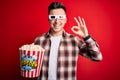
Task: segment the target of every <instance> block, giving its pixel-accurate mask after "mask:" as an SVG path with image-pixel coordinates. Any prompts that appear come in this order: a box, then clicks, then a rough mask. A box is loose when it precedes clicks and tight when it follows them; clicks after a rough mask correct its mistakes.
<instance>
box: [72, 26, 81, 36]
mask: <svg viewBox="0 0 120 80" xmlns="http://www.w3.org/2000/svg"><path fill="white" fill-rule="evenodd" d="M71 30H72V31H73V32H74V33H76V34H77V31H78V30H79V28H78V27H77V26H73V27H72V28H71Z"/></svg>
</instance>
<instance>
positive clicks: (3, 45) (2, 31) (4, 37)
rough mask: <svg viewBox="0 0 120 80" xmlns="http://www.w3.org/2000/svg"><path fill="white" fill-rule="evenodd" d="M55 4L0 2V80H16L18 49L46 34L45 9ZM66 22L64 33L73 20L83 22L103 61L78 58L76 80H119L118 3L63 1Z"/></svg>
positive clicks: (21, 0)
mask: <svg viewBox="0 0 120 80" xmlns="http://www.w3.org/2000/svg"><path fill="white" fill-rule="evenodd" d="M52 1H55V0H44V1H41V0H1V1H0V80H7V79H9V80H20V78H21V77H20V66H19V64H20V63H19V47H20V46H21V45H23V44H30V43H32V42H33V41H34V39H35V38H36V37H37V36H38V35H40V34H42V33H45V32H46V31H48V30H49V24H48V15H47V14H48V13H47V8H48V5H49V4H50V3H51V2H52ZM61 2H63V4H64V5H65V6H66V7H67V17H68V22H67V24H66V26H65V30H66V31H68V32H69V33H72V32H71V30H70V29H71V27H72V26H73V25H76V23H75V21H74V19H73V17H74V16H75V17H77V16H81V17H84V19H85V21H86V25H87V28H88V30H89V33H90V34H91V36H93V38H95V39H96V40H97V42H98V43H99V46H100V49H101V52H102V54H103V60H102V61H101V62H92V61H90V60H88V59H86V58H83V57H81V56H79V59H78V65H77V80H89V79H90V80H120V65H119V57H120V50H119V47H118V46H119V45H120V44H119V41H120V38H119V29H120V28H119V27H120V22H119V21H120V2H119V0H98V1H97V0H66V1H65V0H63V1H61Z"/></svg>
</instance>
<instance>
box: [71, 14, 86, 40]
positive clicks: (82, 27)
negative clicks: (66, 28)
mask: <svg viewBox="0 0 120 80" xmlns="http://www.w3.org/2000/svg"><path fill="white" fill-rule="evenodd" d="M74 19H75V21H76V23H77V26H73V27H72V28H71V30H72V31H73V33H75V34H77V35H79V36H81V37H82V38H85V37H86V36H87V35H88V30H87V27H86V24H85V21H84V19H83V18H82V19H81V18H80V16H79V17H78V19H77V18H76V17H74Z"/></svg>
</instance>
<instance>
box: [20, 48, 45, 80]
mask: <svg viewBox="0 0 120 80" xmlns="http://www.w3.org/2000/svg"><path fill="white" fill-rule="evenodd" d="M43 56H44V50H42V49H41V50H24V49H20V67H21V75H22V76H23V77H26V78H34V77H38V76H39V75H40V70H41V66H42V61H43Z"/></svg>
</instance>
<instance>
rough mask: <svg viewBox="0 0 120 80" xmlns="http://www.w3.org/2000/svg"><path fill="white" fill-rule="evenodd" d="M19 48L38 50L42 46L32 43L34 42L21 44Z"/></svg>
mask: <svg viewBox="0 0 120 80" xmlns="http://www.w3.org/2000/svg"><path fill="white" fill-rule="evenodd" d="M19 49H20V50H28V51H31V50H32V51H33V50H34V51H39V50H43V51H44V49H43V48H42V47H40V46H39V45H34V43H32V44H26V45H23V46H22V47H21V48H19Z"/></svg>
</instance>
